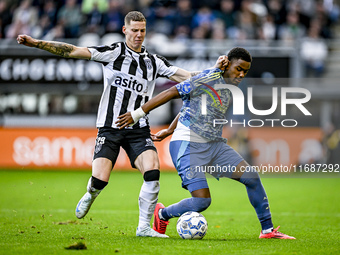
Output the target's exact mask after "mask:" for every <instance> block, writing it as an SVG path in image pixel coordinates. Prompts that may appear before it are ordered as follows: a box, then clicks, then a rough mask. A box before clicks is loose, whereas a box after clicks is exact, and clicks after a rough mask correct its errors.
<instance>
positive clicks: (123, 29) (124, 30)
mask: <svg viewBox="0 0 340 255" xmlns="http://www.w3.org/2000/svg"><path fill="white" fill-rule="evenodd" d="M122 31H123V34H126V27H125V26H123V28H122Z"/></svg>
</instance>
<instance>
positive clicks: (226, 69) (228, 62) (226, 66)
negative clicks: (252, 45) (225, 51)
mask: <svg viewBox="0 0 340 255" xmlns="http://www.w3.org/2000/svg"><path fill="white" fill-rule="evenodd" d="M230 66H231V62H230V60H229V59H228V60H227V63H226V65H225V67H224V71H228V70H229V68H230Z"/></svg>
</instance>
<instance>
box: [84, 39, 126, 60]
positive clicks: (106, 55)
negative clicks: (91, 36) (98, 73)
mask: <svg viewBox="0 0 340 255" xmlns="http://www.w3.org/2000/svg"><path fill="white" fill-rule="evenodd" d="M88 49H89V51H90V52H91V60H94V61H97V62H104V63H107V62H112V61H114V60H115V59H116V58H117V57H118V56H119V52H120V50H119V46H118V44H112V45H110V46H108V45H104V46H98V47H88Z"/></svg>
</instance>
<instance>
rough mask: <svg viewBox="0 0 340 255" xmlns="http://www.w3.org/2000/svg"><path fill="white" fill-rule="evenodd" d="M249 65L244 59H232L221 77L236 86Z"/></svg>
mask: <svg viewBox="0 0 340 255" xmlns="http://www.w3.org/2000/svg"><path fill="white" fill-rule="evenodd" d="M250 65H251V63H250V62H247V61H244V60H242V59H237V60H236V59H233V60H232V61H230V62H229V65H228V66H227V67H226V69H225V72H224V74H223V77H224V78H225V80H226V82H227V83H229V84H233V85H236V86H237V85H238V84H239V83H240V82H241V81H242V79H243V78H244V77H245V76H246V75H247V73H248V71H249V69H250Z"/></svg>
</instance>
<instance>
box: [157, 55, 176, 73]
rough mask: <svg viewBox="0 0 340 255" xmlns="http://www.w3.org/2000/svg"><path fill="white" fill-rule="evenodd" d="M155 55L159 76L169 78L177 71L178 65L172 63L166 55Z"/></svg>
mask: <svg viewBox="0 0 340 255" xmlns="http://www.w3.org/2000/svg"><path fill="white" fill-rule="evenodd" d="M154 57H155V59H156V65H157V77H166V78H169V77H170V76H172V75H174V74H175V73H176V72H177V70H178V67H176V66H173V65H172V64H170V62H169V61H168V60H167V59H166V58H165V57H162V56H159V55H154Z"/></svg>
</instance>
